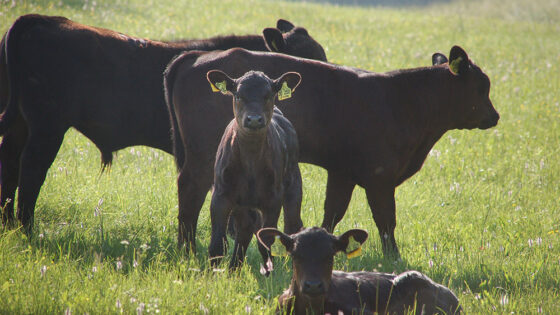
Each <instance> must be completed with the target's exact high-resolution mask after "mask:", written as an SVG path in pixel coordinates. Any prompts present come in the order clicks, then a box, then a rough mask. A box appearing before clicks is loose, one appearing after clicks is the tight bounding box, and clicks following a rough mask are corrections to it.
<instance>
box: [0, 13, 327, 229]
mask: <svg viewBox="0 0 560 315" xmlns="http://www.w3.org/2000/svg"><path fill="white" fill-rule="evenodd" d="M286 22H287V21H284V20H280V21H279V23H280V24H281V25H282V26H283V27H285V25H286ZM287 23H289V22H287ZM269 46H271V47H273V49H274V51H278V52H283V53H293V54H296V55H299V56H304V57H312V58H319V59H321V60H325V59H326V58H325V53H324V51H323V48H322V47H321V46H320V45H319V44H318V43H317V42H315V41H314V40H313V39H312V38H311V37H310V36H309V35H308V34H307V32H306V31H305V29H303V28H300V27H292V28H291V29H290V30H289V31H288V32H284V33H282V32H281V31H280V30H278V29H275V28H267V29H265V30H264V31H263V36H261V35H247V36H233V35H232V36H224V37H215V38H210V39H204V40H192V41H178V42H158V41H151V40H146V39H141V38H136V37H130V36H127V35H124V34H121V33H118V32H114V31H111V30H107V29H102V28H97V27H91V26H86V25H82V24H79V23H76V22H73V21H70V20H68V19H66V18H64V17H52V16H41V15H25V16H22V17H20V18H18V19H17V20H16V21H15V22H14V24H13V25H12V26H11V28H10V29H9V30H8V32H7V33H6V34H5V35H4V38H3V39H2V45H1V47H0V48H1V51H2V60H1V61H0V109H3V110H4V112H3V114H2V116H1V119H0V135H2V136H3V139H2V144H1V145H0V165H1V171H0V181H1V186H2V191H1V203H0V205H1V206H2V207H4V213H3V216H2V221H3V223H4V224H5V223H13V221H14V206H13V205H14V203H13V200H14V195H15V192H16V189H19V197H18V211H17V218H18V219H19V221H20V222H21V223H22V224H23V226H24V227H25V229H26V230H27V231H28V232H29V231H30V229H31V227H32V225H33V214H34V208H35V202H36V200H37V196H38V194H39V190H40V188H41V185H42V184H43V182H44V180H45V175H46V173H47V170H48V169H49V167H50V165H51V164H52V162H53V160H54V158H55V157H56V154H57V152H58V150H59V148H60V145H61V143H62V140H63V137H64V133H65V132H66V131H67V130H68V129H69V128H70V127H74V128H76V129H77V130H78V131H80V132H81V133H82V134H84V135H85V136H86V137H88V138H89V139H90V140H91V141H93V143H95V145H96V146H97V147H98V148H99V150H100V151H101V156H102V163H103V165H104V166H106V165H108V164H110V163H111V161H112V154H113V152H115V151H117V150H120V149H122V148H125V147H128V146H133V145H146V146H150V147H154V148H157V149H161V150H163V151H165V152H168V153H171V152H172V140H171V136H170V124H169V114H168V112H167V108H166V106H165V99H164V93H163V89H162V80H163V71H164V69H165V66H166V65H167V64H168V63H169V61H170V60H171V59H172V58H173V57H174V56H175V55H177V54H179V53H181V52H183V51H185V50H193V49H197V50H215V49H227V48H231V47H244V48H247V49H252V50H262V51H266V50H268V49H269V48H268V47H269ZM222 130H223V129H222ZM7 200H12V202H9V203H8V202H7Z"/></svg>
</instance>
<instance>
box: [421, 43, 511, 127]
mask: <svg viewBox="0 0 560 315" xmlns="http://www.w3.org/2000/svg"><path fill="white" fill-rule="evenodd" d="M432 63H433V65H442V64H447V66H448V68H449V71H450V72H451V73H452V74H453V76H454V77H455V79H456V80H457V84H458V86H457V85H454V87H455V86H457V88H453V89H452V90H451V91H446V93H451V94H452V97H453V98H454V99H455V100H457V101H456V102H455V103H456V104H457V105H458V108H454V110H455V113H454V114H453V117H454V118H458V119H459V121H455V120H456V119H453V120H454V126H453V128H458V129H465V128H466V129H474V128H479V129H488V128H490V127H494V126H496V124H497V123H498V120H499V119H500V115H499V114H498V112H496V109H494V106H493V105H492V101H490V96H489V94H490V79H489V78H488V76H487V75H486V74H485V73H484V72H482V70H481V69H480V68H479V67H478V66H477V65H475V64H474V63H473V62H472V61H471V60H470V59H469V57H468V56H467V53H466V52H465V51H464V50H463V49H462V48H461V47H459V46H453V48H451V52H450V53H449V60H448V59H447V57H445V56H444V55H443V54H440V53H435V54H433V56H432Z"/></svg>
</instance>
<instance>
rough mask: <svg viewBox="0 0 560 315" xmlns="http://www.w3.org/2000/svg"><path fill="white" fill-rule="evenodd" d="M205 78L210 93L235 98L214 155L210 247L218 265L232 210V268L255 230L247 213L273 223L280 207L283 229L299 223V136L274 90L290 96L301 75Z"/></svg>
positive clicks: (218, 75) (292, 228) (213, 74)
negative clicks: (277, 102)
mask: <svg viewBox="0 0 560 315" xmlns="http://www.w3.org/2000/svg"><path fill="white" fill-rule="evenodd" d="M207 79H208V81H209V82H210V84H211V86H212V89H213V90H214V91H218V90H219V91H221V92H222V93H224V94H229V95H232V96H233V113H234V119H233V120H232V121H231V122H230V123H229V125H228V126H227V127H226V130H225V132H224V135H223V136H222V140H221V142H220V145H219V147H218V151H217V153H216V164H215V166H214V191H213V194H212V202H211V204H210V215H211V220H212V240H211V242H210V247H209V253H210V258H211V259H212V263H213V264H217V263H218V262H219V260H220V258H221V256H223V254H224V244H225V242H224V241H225V237H226V225H227V220H228V218H229V216H230V214H231V215H232V217H233V218H234V219H235V231H236V238H235V246H234V250H233V257H232V259H231V262H230V268H232V267H237V266H238V265H239V264H241V263H242V262H243V259H244V257H245V252H246V250H247V246H248V245H249V242H250V241H251V238H252V236H253V233H254V232H256V231H257V229H254V224H255V222H254V220H253V219H252V218H251V215H250V212H251V211H255V210H257V209H258V210H259V211H260V212H261V214H262V217H263V221H264V223H263V224H264V226H267V227H276V224H277V222H278V216H279V214H280V209H281V207H282V205H284V217H285V219H286V220H285V224H284V226H285V230H286V231H290V233H293V232H296V231H298V230H299V229H300V228H301V227H302V222H301V219H300V215H299V212H300V206H301V175H300V172H299V167H298V151H299V148H298V142H297V135H296V132H295V130H294V127H293V126H292V124H291V123H290V122H289V121H288V120H287V119H286V118H285V117H284V116H283V115H282V113H281V112H280V110H279V109H277V108H275V106H274V99H275V97H276V95H277V94H278V99H279V100H283V99H284V98H288V97H290V96H291V93H292V91H293V90H294V89H295V88H296V87H297V86H298V85H299V82H300V80H301V76H300V75H299V73H295V72H288V73H285V74H283V75H282V76H280V77H279V78H278V79H276V80H271V79H269V78H268V77H267V76H266V75H265V74H264V73H262V72H255V71H249V72H247V73H245V75H243V76H242V77H240V78H238V79H232V78H230V77H229V76H228V75H227V74H225V73H223V72H221V71H219V70H212V71H209V72H208V74H207ZM259 228H260V227H259ZM259 250H260V252H261V255H262V256H263V260H264V261H265V266H267V267H265V268H268V264H267V263H266V262H267V260H268V252H267V250H266V248H264V247H263V246H262V245H260V244H259ZM267 273H268V270H267Z"/></svg>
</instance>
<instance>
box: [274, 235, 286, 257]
mask: <svg viewBox="0 0 560 315" xmlns="http://www.w3.org/2000/svg"><path fill="white" fill-rule="evenodd" d="M270 254H271V255H272V256H278V257H279V256H288V251H287V250H286V247H285V246H284V244H282V241H280V235H276V236H275V237H274V242H273V243H272V245H271V246H270Z"/></svg>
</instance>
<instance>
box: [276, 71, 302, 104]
mask: <svg viewBox="0 0 560 315" xmlns="http://www.w3.org/2000/svg"><path fill="white" fill-rule="evenodd" d="M300 82H301V75H300V74H299V73H297V72H286V73H284V74H283V75H282V76H281V77H279V78H278V79H276V80H274V85H273V86H274V91H275V92H276V93H278V100H279V101H282V100H285V99H287V98H290V97H292V93H293V92H294V91H295V89H296V87H298V85H299V83H300Z"/></svg>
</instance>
